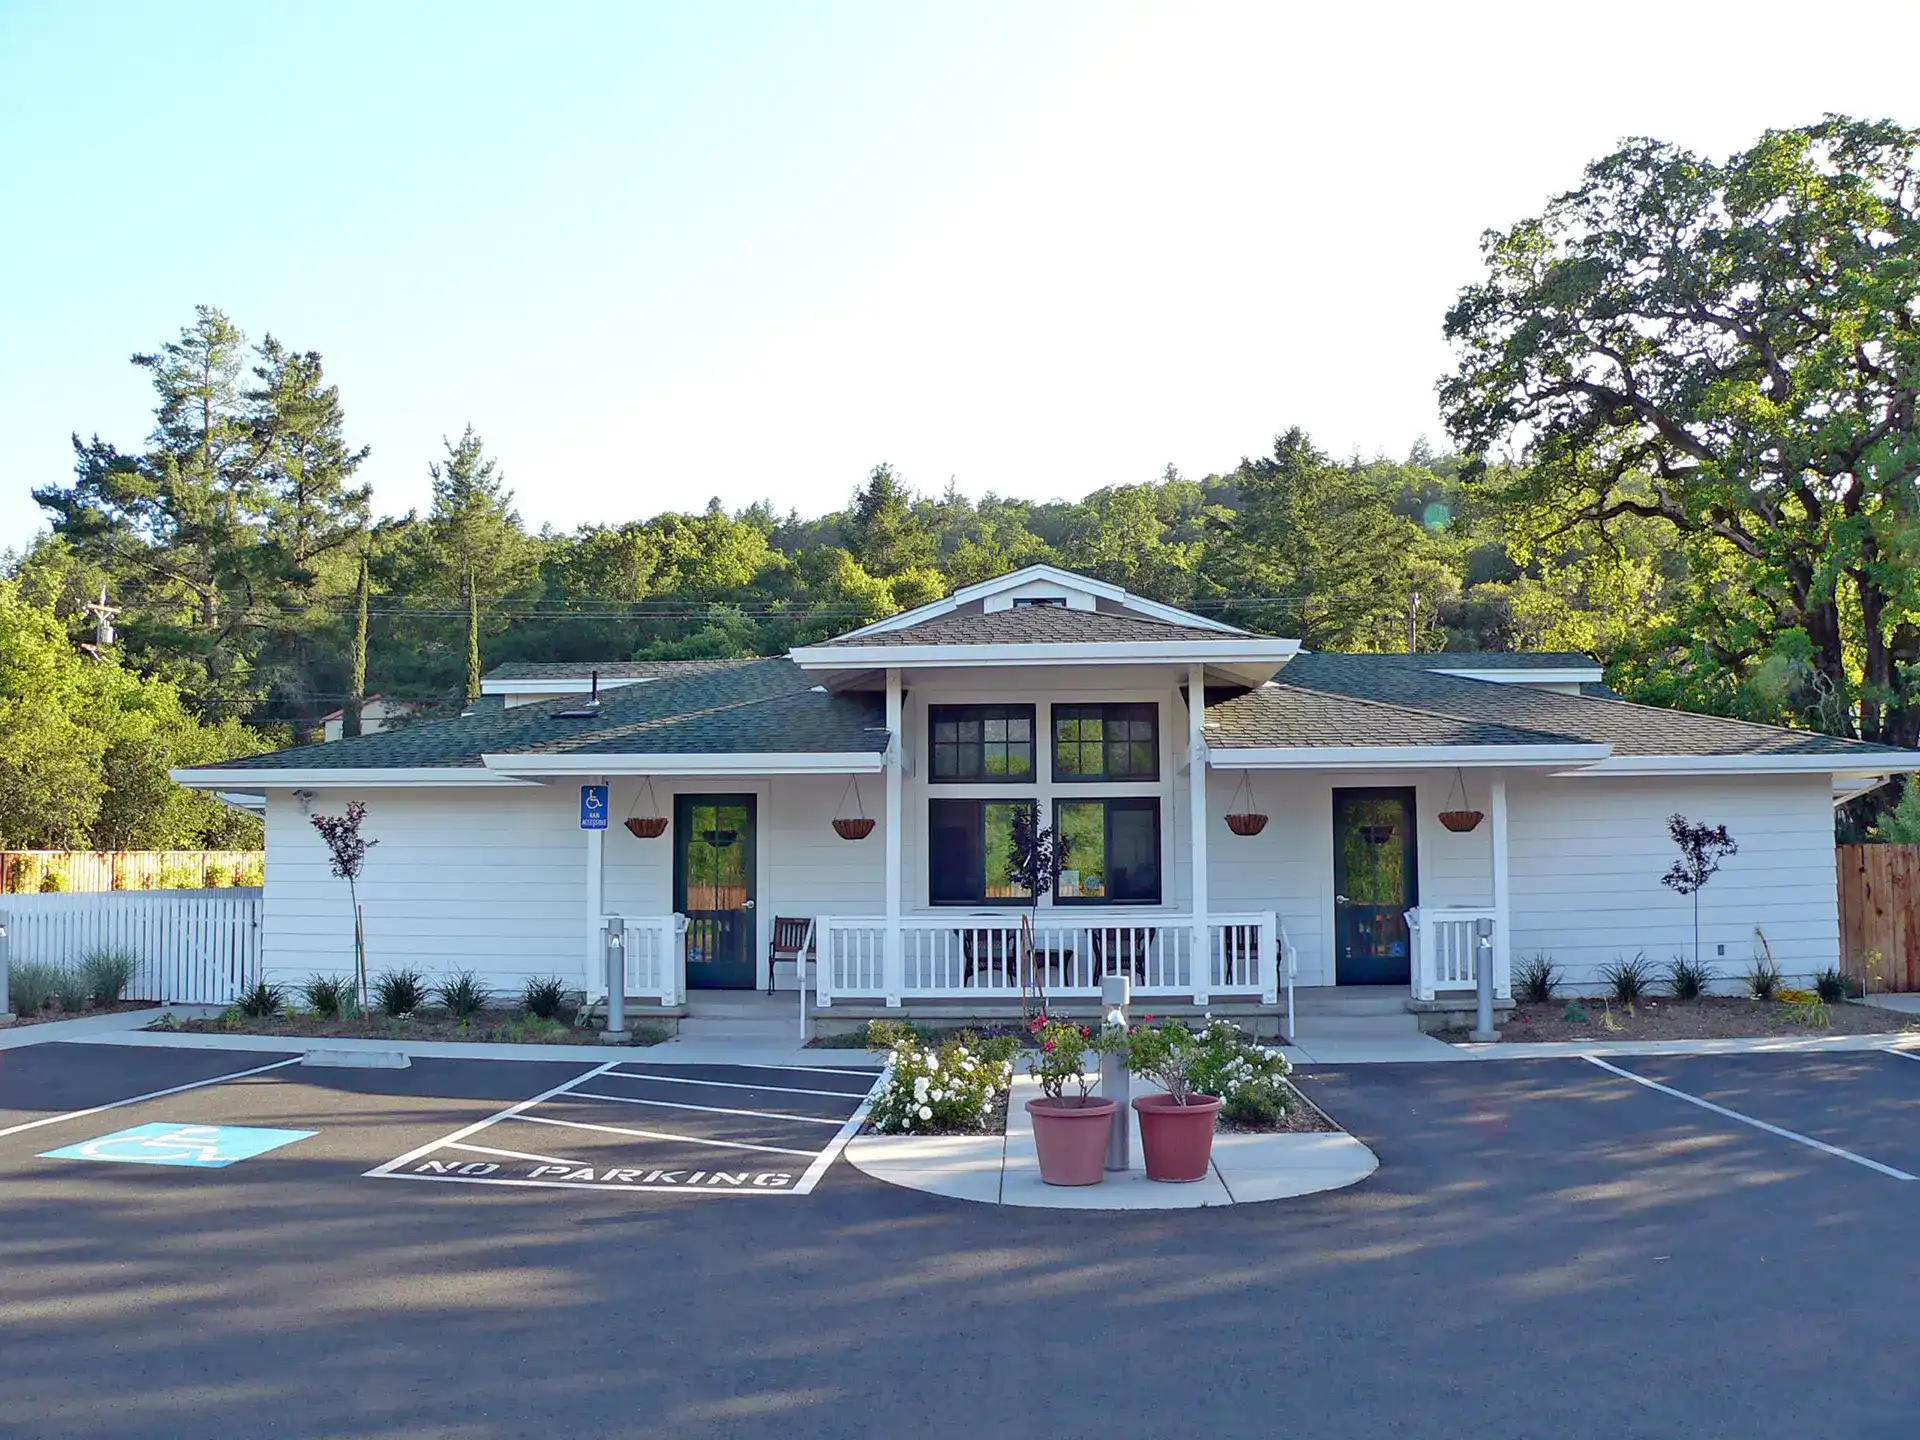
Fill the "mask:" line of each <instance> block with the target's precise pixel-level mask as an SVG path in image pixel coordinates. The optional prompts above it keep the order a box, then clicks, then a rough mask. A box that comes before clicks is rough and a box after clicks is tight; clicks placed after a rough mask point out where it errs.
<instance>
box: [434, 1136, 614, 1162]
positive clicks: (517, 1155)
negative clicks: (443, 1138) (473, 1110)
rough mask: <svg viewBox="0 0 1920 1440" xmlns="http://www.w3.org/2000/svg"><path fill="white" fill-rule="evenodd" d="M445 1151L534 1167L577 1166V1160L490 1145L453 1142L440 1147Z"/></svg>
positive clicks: (462, 1141)
mask: <svg viewBox="0 0 1920 1440" xmlns="http://www.w3.org/2000/svg"><path fill="white" fill-rule="evenodd" d="M442 1148H444V1149H447V1150H466V1151H470V1152H471V1153H473V1154H475V1155H497V1156H499V1157H500V1158H501V1159H502V1160H531V1161H533V1163H534V1164H536V1165H578V1164H579V1163H580V1162H579V1161H578V1160H562V1159H560V1158H559V1157H558V1156H556V1155H529V1154H528V1153H527V1152H526V1151H524V1150H495V1149H494V1148H493V1147H492V1146H490V1145H469V1144H467V1142H466V1141H464V1140H455V1141H453V1142H452V1143H451V1144H449V1145H446V1146H444V1147H442Z"/></svg>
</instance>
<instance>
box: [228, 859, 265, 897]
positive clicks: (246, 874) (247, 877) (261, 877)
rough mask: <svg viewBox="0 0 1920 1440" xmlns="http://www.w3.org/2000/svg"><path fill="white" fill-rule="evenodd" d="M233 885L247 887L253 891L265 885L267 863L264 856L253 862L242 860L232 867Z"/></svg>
mask: <svg viewBox="0 0 1920 1440" xmlns="http://www.w3.org/2000/svg"><path fill="white" fill-rule="evenodd" d="M233 883H234V884H236V885H248V886H252V887H253V888H255V889H258V888H259V887H260V886H262V885H264V884H266V883H267V862H266V858H265V857H264V856H262V857H260V858H258V859H254V860H242V861H241V862H240V863H239V864H238V865H236V866H234V867H233Z"/></svg>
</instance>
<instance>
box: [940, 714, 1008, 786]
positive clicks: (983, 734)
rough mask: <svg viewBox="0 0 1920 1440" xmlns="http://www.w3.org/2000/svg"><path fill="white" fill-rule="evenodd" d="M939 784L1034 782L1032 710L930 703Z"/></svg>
mask: <svg viewBox="0 0 1920 1440" xmlns="http://www.w3.org/2000/svg"><path fill="white" fill-rule="evenodd" d="M927 721H928V725H929V728H930V729H931V731H932V733H933V774H932V776H931V778H932V779H933V780H934V781H936V782H942V783H946V784H959V783H962V782H965V781H969V780H974V781H979V780H1031V779H1033V723H1034V722H1033V706H1031V705H932V706H929V707H928V709H927Z"/></svg>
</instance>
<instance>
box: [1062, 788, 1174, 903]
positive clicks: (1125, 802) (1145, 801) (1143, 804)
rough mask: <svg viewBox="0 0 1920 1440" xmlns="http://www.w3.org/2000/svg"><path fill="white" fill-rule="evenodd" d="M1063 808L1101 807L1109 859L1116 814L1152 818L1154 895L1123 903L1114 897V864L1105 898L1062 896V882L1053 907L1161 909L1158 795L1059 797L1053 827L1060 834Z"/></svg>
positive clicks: (1069, 861)
mask: <svg viewBox="0 0 1920 1440" xmlns="http://www.w3.org/2000/svg"><path fill="white" fill-rule="evenodd" d="M1063 805H1098V806H1100V807H1101V811H1102V813H1101V817H1100V845H1101V849H1102V850H1104V851H1105V853H1106V855H1107V856H1111V855H1112V854H1113V815H1114V811H1115V810H1122V811H1134V812H1144V813H1146V814H1149V815H1151V816H1152V817H1153V893H1152V894H1151V895H1129V896H1127V897H1126V898H1124V899H1119V898H1116V897H1115V896H1114V894H1113V866H1112V863H1111V861H1109V862H1108V864H1107V869H1106V888H1107V893H1106V894H1105V895H1062V894H1061V893H1060V885H1059V882H1058V881H1056V882H1055V883H1054V887H1053V903H1054V904H1056V905H1115V906H1119V905H1158V904H1161V903H1162V901H1163V898H1164V897H1165V895H1166V893H1167V874H1166V854H1165V836H1164V834H1163V832H1162V831H1161V828H1160V818H1161V817H1160V797H1159V796H1158V795H1056V796H1055V797H1054V800H1053V826H1054V830H1055V832H1056V833H1059V832H1060V829H1061V825H1060V807H1061V806H1063ZM1072 865H1073V855H1072V853H1071V852H1069V853H1068V855H1067V866H1068V867H1071V866H1072Z"/></svg>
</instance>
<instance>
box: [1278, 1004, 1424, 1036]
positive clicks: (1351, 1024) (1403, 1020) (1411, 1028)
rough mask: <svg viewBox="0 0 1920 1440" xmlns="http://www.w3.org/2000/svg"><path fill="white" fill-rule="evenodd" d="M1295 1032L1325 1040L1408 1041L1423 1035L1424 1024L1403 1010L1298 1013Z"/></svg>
mask: <svg viewBox="0 0 1920 1440" xmlns="http://www.w3.org/2000/svg"><path fill="white" fill-rule="evenodd" d="M1294 1021H1295V1025H1294V1028H1295V1031H1296V1032H1297V1033H1298V1034H1300V1035H1303V1036H1304V1035H1316V1036H1318V1037H1319V1038H1321V1039H1322V1040H1404V1039H1406V1038H1407V1037H1409V1036H1413V1035H1418V1034H1419V1033H1420V1023H1419V1021H1417V1020H1416V1019H1415V1018H1414V1017H1413V1016H1412V1015H1410V1014H1408V1013H1407V1012H1406V1011H1404V1010H1402V1011H1401V1012H1400V1013H1399V1014H1398V1015H1309V1014H1306V1013H1305V1012H1304V1011H1300V1010H1297V1009H1296V1010H1295V1012H1294Z"/></svg>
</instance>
